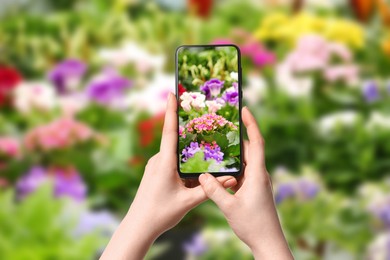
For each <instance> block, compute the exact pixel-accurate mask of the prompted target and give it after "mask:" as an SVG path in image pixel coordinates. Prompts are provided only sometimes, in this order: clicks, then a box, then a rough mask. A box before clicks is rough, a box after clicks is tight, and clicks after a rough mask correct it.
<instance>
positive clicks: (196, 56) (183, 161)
mask: <svg viewBox="0 0 390 260" xmlns="http://www.w3.org/2000/svg"><path fill="white" fill-rule="evenodd" d="M238 59H239V57H238V51H237V49H236V48H235V47H234V46H218V47H217V46H208V47H181V48H180V49H179V50H178V53H177V62H178V68H177V70H178V71H177V72H178V81H177V82H178V94H179V104H180V105H179V157H180V158H179V165H180V171H181V172H182V173H184V174H185V173H202V172H209V173H217V172H238V171H239V170H240V169H239V168H240V165H241V163H240V152H241V151H240V124H239V122H240V120H239V118H240V114H239V113H240V111H239V100H240V97H239V85H238V84H239V80H238V77H239V74H238V66H239V65H238Z"/></svg>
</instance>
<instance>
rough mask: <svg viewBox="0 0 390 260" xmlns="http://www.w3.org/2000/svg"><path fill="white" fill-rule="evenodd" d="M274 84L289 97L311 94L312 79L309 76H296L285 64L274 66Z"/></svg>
mask: <svg viewBox="0 0 390 260" xmlns="http://www.w3.org/2000/svg"><path fill="white" fill-rule="evenodd" d="M275 75H276V84H277V86H278V88H279V89H280V90H281V91H283V92H285V93H286V94H287V95H288V96H290V97H294V98H295V97H307V96H309V95H310V94H311V90H312V88H313V80H312V79H311V78H310V77H296V76H294V74H293V72H292V69H291V68H290V67H289V66H288V65H287V64H281V65H279V66H278V67H277V68H276V74H275Z"/></svg>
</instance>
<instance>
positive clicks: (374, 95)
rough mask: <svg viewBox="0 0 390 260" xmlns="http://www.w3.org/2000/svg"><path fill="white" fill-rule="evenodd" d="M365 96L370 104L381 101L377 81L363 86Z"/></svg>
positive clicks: (368, 82)
mask: <svg viewBox="0 0 390 260" xmlns="http://www.w3.org/2000/svg"><path fill="white" fill-rule="evenodd" d="M363 95H364V98H365V100H366V101H367V102H368V103H371V102H374V101H376V100H378V99H379V90H378V85H377V83H376V82H375V81H372V80H371V81H367V82H365V83H364V85H363Z"/></svg>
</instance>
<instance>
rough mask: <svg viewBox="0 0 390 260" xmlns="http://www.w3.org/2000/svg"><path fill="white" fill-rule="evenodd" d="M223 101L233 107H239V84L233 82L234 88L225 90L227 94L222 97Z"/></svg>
mask: <svg viewBox="0 0 390 260" xmlns="http://www.w3.org/2000/svg"><path fill="white" fill-rule="evenodd" d="M222 98H223V100H225V102H226V103H229V105H231V106H238V100H239V96H238V83H237V82H233V85H232V87H230V88H228V89H226V90H225V92H224V93H223V95H222Z"/></svg>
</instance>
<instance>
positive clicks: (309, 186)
mask: <svg viewBox="0 0 390 260" xmlns="http://www.w3.org/2000/svg"><path fill="white" fill-rule="evenodd" d="M297 189H298V190H299V191H300V193H301V194H302V195H303V197H305V198H307V199H312V198H314V197H315V196H316V195H317V193H318V192H319V191H320V186H319V185H318V184H317V183H315V182H313V181H309V180H307V179H302V180H300V181H298V183H297Z"/></svg>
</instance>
